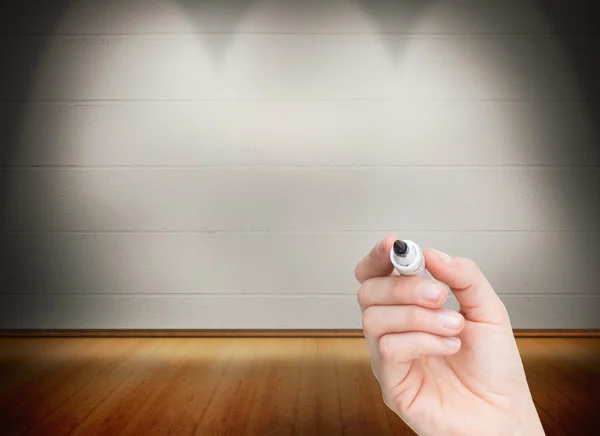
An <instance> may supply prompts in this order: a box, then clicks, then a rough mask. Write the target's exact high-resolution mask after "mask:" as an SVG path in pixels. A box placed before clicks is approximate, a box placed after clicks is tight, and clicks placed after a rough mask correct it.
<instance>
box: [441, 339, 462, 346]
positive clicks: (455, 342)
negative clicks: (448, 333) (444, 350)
mask: <svg viewBox="0 0 600 436" xmlns="http://www.w3.org/2000/svg"><path fill="white" fill-rule="evenodd" d="M442 340H443V341H444V343H445V344H446V345H447V346H449V347H450V348H458V346H459V345H460V339H458V338H444V339H442Z"/></svg>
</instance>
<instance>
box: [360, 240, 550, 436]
mask: <svg viewBox="0 0 600 436" xmlns="http://www.w3.org/2000/svg"><path fill="white" fill-rule="evenodd" d="M397 239H398V237H397V236H396V235H394V234H389V235H388V236H387V237H386V238H385V239H383V240H382V241H381V242H380V243H379V244H378V245H377V246H376V247H375V248H373V249H372V250H371V252H370V253H369V254H368V255H367V256H366V257H365V258H364V259H363V260H362V261H361V262H360V263H359V264H358V265H357V266H356V269H355V275H356V278H357V280H358V281H359V282H360V283H361V286H360V289H359V290H358V302H359V305H360V308H361V311H362V325H363V330H364V333H365V337H366V342H367V347H368V349H369V353H370V355H371V365H372V368H373V374H374V375H375V377H376V378H377V380H378V381H379V384H380V385H381V391H382V396H383V400H384V402H385V404H386V405H387V406H388V407H389V408H390V409H392V410H393V411H394V412H395V413H396V414H398V416H400V418H402V419H403V420H404V422H406V424H407V425H409V426H410V427H411V428H412V429H413V430H414V431H415V432H417V433H418V434H420V435H436V436H437V435H477V436H481V435H511V436H513V435H528V436H536V435H543V434H544V430H543V428H542V425H541V422H540V420H539V417H538V415H537V411H536V410H535V406H534V403H533V400H532V398H531V394H530V391H529V386H528V385H527V380H526V378H525V372H524V369H523V364H522V361H521V357H520V355H519V350H518V348H517V345H516V341H515V338H514V335H513V331H512V326H511V324H510V319H509V316H508V313H507V311H506V308H505V307H504V304H503V303H502V301H501V300H500V299H499V298H498V296H497V295H496V293H495V292H494V290H493V289H492V287H491V285H490V283H489V282H488V281H487V279H486V278H485V276H484V275H483V273H482V272H481V271H480V270H479V268H478V267H477V265H476V264H475V263H474V262H473V261H472V260H470V259H466V258H459V257H454V258H453V257H450V256H448V255H447V254H444V253H441V252H439V251H436V250H432V249H428V250H425V262H426V266H427V269H428V270H429V272H430V273H431V275H432V276H433V277H434V278H435V279H436V280H439V281H435V280H427V279H424V278H420V277H410V276H398V275H391V273H392V272H393V266H392V264H391V261H390V258H389V253H390V250H391V247H392V245H393V243H394V241H396V240H397ZM444 284H445V285H447V287H446V286H445V285H444ZM448 287H449V288H450V289H451V290H452V293H453V294H454V295H455V296H456V299H457V301H458V303H459V305H460V312H455V311H451V310H448V309H444V308H442V307H441V306H442V305H443V304H444V302H445V301H446V299H447V297H448V290H447V289H448Z"/></svg>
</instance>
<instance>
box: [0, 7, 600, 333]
mask: <svg viewBox="0 0 600 436" xmlns="http://www.w3.org/2000/svg"><path fill="white" fill-rule="evenodd" d="M29 3H31V5H29V6H28V2H24V4H25V6H22V7H23V10H25V11H27V10H29V12H30V13H29V15H27V14H25V15H23V16H19V19H12V20H7V21H6V22H5V23H3V24H4V25H3V26H2V30H1V32H3V33H2V36H0V52H1V53H6V54H5V55H3V57H4V61H3V62H2V64H3V65H2V69H3V76H4V78H3V79H2V80H3V83H4V84H5V86H4V87H3V88H2V90H1V92H0V100H1V101H2V102H1V103H0V119H3V120H4V121H0V123H3V125H1V127H2V129H3V131H4V132H8V134H7V135H6V137H7V139H6V141H7V142H6V143H7V144H8V146H7V150H6V151H5V153H4V159H5V162H4V168H3V170H2V175H3V179H2V180H3V183H4V185H3V189H4V191H3V197H2V198H1V199H2V202H3V205H2V206H3V208H4V222H3V227H2V229H3V232H2V234H0V242H1V244H2V256H3V258H2V266H3V268H2V280H1V282H0V315H1V316H0V327H1V328H200V329H202V328H360V312H359V310H358V307H357V303H356V290H357V283H356V281H355V279H354V276H353V269H354V266H355V264H356V262H357V261H358V260H359V259H360V258H361V257H362V256H363V255H364V254H365V253H366V252H367V251H368V250H369V249H370V248H371V246H372V245H373V244H375V243H376V242H377V240H378V239H379V238H380V237H382V236H383V235H384V234H385V233H387V232H388V231H396V232H398V233H399V234H400V235H401V236H402V237H406V238H411V239H414V240H416V241H417V242H419V243H421V244H422V245H423V246H434V247H437V248H440V249H442V250H446V251H448V252H449V253H452V254H456V255H462V256H468V257H472V258H474V259H475V260H476V261H477V262H478V263H479V265H480V266H481V268H482V269H483V270H484V272H485V273H486V274H487V275H488V277H489V278H490V280H491V281H492V283H493V284H494V285H495V288H496V290H497V292H499V293H500V294H501V298H502V299H503V300H504V302H505V303H506V305H507V307H508V308H509V311H510V313H511V316H512V319H513V325H514V327H516V328H600V317H599V316H598V315H597V313H598V309H599V307H600V289H599V287H598V285H597V279H596V277H595V272H596V270H597V265H598V263H597V260H598V255H597V254H596V251H597V247H598V245H600V214H599V213H598V212H597V211H598V203H599V201H598V199H599V198H600V197H599V194H600V171H599V168H600V167H599V164H600V155H599V152H598V151H599V150H598V144H599V142H600V136H599V132H598V125H597V119H595V118H594V114H593V113H591V111H590V105H589V103H588V102H586V100H588V99H589V94H588V93H587V92H586V89H585V86H584V85H585V83H583V82H582V79H581V75H580V74H579V73H578V71H577V69H576V66H574V65H573V63H572V60H571V58H570V53H569V50H570V48H569V47H572V46H566V45H565V43H564V39H563V38H559V37H558V36H556V35H555V34H554V32H555V31H557V30H558V31H560V32H562V33H565V32H567V33H569V32H570V33H573V34H575V33H581V32H586V31H590V30H591V29H589V28H587V27H586V26H587V22H585V21H582V20H579V21H578V20H576V19H572V20H565V21H564V22H562V21H561V22H559V23H558V29H557V23H556V22H555V21H552V19H551V17H549V16H548V14H547V12H546V11H544V10H543V8H541V7H540V3H544V2H533V1H529V0H527V1H521V0H511V1H499V0H498V1H492V0H484V1H481V0H479V1H476V0H472V1H458V2H437V1H429V2H425V1H424V2H413V1H392V0H389V1H373V2H367V1H360V0H359V1H357V0H354V1H351V0H347V1H345V0H335V1H333V0H328V1H325V0H323V1H317V0H314V1H303V2H299V1H291V0H287V1H275V0H272V1H269V0H262V1H259V0H256V1H251V0H245V1H244V0H235V1H234V0H231V1H221V2H210V1H201V2H194V1H191V0H170V1H158V0H153V1H144V0H127V1H117V0H111V1H100V0H81V1H78V2H74V3H72V4H71V3H69V2H62V3H61V2H60V1H58V2H55V3H52V4H51V5H49V4H43V3H39V2H33V0H29ZM33 3H35V5H34V4H33ZM46 3H48V2H46ZM28 7H29V8H30V9H28ZM36 8H37V9H36ZM31 11H36V13H31ZM48 17H52V18H48ZM567 38H568V41H571V42H573V44H574V46H575V47H580V48H583V49H585V48H586V47H587V46H586V45H585V43H584V42H585V41H584V40H583V39H582V38H584V37H582V36H581V35H580V36H568V37H567ZM578 38H579V39H578ZM592 54H593V53H590V55H592ZM557 244H559V245H560V247H561V249H560V254H559V255H555V254H554V253H553V251H554V250H555V249H556V246H557Z"/></svg>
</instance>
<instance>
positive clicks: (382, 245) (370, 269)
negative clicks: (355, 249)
mask: <svg viewBox="0 0 600 436" xmlns="http://www.w3.org/2000/svg"><path fill="white" fill-rule="evenodd" d="M397 239H398V237H397V236H396V235H394V234H393V233H389V234H388V235H387V236H386V237H385V238H383V239H382V240H381V241H379V243H378V244H377V245H376V246H375V247H373V248H372V249H371V251H370V252H369V254H367V255H366V256H365V257H364V258H363V259H362V260H361V261H360V262H359V263H358V265H356V268H355V269H354V276H355V277H356V280H358V281H359V282H360V283H362V282H364V281H365V280H368V279H370V278H373V277H383V276H389V275H390V274H391V273H392V271H393V270H394V266H393V265H392V261H391V260H390V250H391V249H392V245H393V244H394V242H395V241H396V240H397Z"/></svg>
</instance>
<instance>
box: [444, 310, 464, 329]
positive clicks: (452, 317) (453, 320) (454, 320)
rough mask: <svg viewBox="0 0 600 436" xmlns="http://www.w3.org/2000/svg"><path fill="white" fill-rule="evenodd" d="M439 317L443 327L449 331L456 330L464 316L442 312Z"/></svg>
mask: <svg viewBox="0 0 600 436" xmlns="http://www.w3.org/2000/svg"><path fill="white" fill-rule="evenodd" d="M439 317H440V321H441V322H442V325H443V326H444V327H446V328H449V329H455V328H456V327H458V325H459V324H460V322H461V321H462V316H461V315H460V314H458V313H456V312H441V313H440V314H439Z"/></svg>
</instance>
